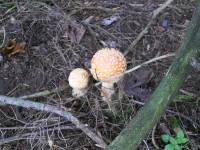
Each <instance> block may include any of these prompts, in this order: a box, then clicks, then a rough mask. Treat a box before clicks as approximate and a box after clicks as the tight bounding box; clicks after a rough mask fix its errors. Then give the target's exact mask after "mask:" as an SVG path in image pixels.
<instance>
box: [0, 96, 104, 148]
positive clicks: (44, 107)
mask: <svg viewBox="0 0 200 150" xmlns="http://www.w3.org/2000/svg"><path fill="white" fill-rule="evenodd" d="M0 102H1V103H4V104H10V105H15V106H20V107H24V108H29V109H30V108H32V109H35V110H40V111H46V112H49V113H54V114H57V115H59V116H62V117H64V118H66V119H67V120H68V121H70V122H72V123H73V124H74V125H75V126H76V127H77V128H79V129H80V130H82V131H83V132H84V133H85V134H86V135H87V136H88V137H90V138H91V139H92V140H93V141H95V142H96V143H97V144H96V146H98V147H102V148H105V146H106V143H105V142H104V141H103V140H102V138H101V137H99V136H98V135H97V134H95V133H94V132H92V131H91V130H90V129H89V127H88V126H87V125H85V124H83V123H81V122H80V121H79V120H78V119H77V118H76V117H74V116H73V115H72V114H71V113H70V112H66V111H64V110H62V109H61V108H58V107H55V106H52V105H48V104H43V103H39V102H33V101H30V100H23V99H20V98H14V97H7V96H3V95H0Z"/></svg>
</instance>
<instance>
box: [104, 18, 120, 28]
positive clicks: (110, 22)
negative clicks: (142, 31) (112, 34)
mask: <svg viewBox="0 0 200 150" xmlns="http://www.w3.org/2000/svg"><path fill="white" fill-rule="evenodd" d="M118 18H119V17H118V16H110V17H107V18H104V19H103V20H102V21H101V25H104V26H109V25H111V24H112V23H114V22H115V21H117V19H118Z"/></svg>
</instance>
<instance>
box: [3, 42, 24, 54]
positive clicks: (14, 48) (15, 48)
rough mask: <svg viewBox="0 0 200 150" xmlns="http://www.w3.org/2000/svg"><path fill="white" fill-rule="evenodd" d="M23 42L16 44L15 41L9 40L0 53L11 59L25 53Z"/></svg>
mask: <svg viewBox="0 0 200 150" xmlns="http://www.w3.org/2000/svg"><path fill="white" fill-rule="evenodd" d="M25 45H26V43H25V42H20V43H18V42H16V39H12V40H9V41H8V43H7V45H6V46H5V47H3V48H1V49H0V52H1V53H3V54H6V55H8V57H11V56H13V55H15V54H18V53H25Z"/></svg>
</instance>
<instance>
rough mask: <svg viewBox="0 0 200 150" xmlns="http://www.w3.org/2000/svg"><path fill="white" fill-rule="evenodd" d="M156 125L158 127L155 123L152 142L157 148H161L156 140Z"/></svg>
mask: <svg viewBox="0 0 200 150" xmlns="http://www.w3.org/2000/svg"><path fill="white" fill-rule="evenodd" d="M156 127H157V125H155V126H154V127H153V130H152V134H151V141H152V143H153V146H154V147H155V148H156V149H161V148H160V147H159V146H158V145H157V144H156V140H155V138H154V137H155V131H156Z"/></svg>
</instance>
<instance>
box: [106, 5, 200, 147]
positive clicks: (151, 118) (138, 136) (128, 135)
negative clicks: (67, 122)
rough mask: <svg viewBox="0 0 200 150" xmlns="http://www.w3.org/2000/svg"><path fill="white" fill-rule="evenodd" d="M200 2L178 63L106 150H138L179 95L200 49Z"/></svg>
mask: <svg viewBox="0 0 200 150" xmlns="http://www.w3.org/2000/svg"><path fill="white" fill-rule="evenodd" d="M199 41H200V1H197V8H196V10H195V12H194V15H193V18H192V21H191V22H190V25H189V28H188V30H187V33H186V37H185V39H184V41H183V43H182V46H181V47H180V48H179V50H178V52H177V54H176V57H175V60H174V62H173V63H172V65H171V66H170V68H169V70H168V72H167V73H166V75H165V77H164V78H163V79H162V81H161V83H160V84H159V86H158V87H157V89H156V90H155V91H154V93H153V95H152V96H151V97H150V100H149V101H148V102H147V103H146V104H145V105H144V107H143V108H141V109H140V110H139V111H138V113H137V115H136V116H135V117H134V118H133V119H132V120H131V121H130V123H129V124H128V125H127V127H126V128H124V129H123V130H122V132H121V133H120V134H119V135H118V136H117V137H116V138H115V140H114V141H113V142H112V143H111V144H110V145H109V146H108V147H107V148H106V149H107V150H135V149H137V146H138V145H139V144H140V143H141V141H142V140H143V139H144V138H145V136H146V134H147V133H148V132H149V131H150V130H151V129H152V128H153V127H154V125H155V124H156V123H157V122H158V120H159V119H160V117H161V115H162V114H163V112H164V111H165V110H166V108H167V106H168V105H169V104H170V102H172V101H173V99H174V98H175V96H176V93H177V92H178V90H179V88H180V87H181V85H182V83H183V82H184V80H185V78H186V75H187V73H188V71H189V69H190V67H191V62H192V60H193V59H194V58H195V57H197V54H198V53H199V50H200V42H199Z"/></svg>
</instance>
